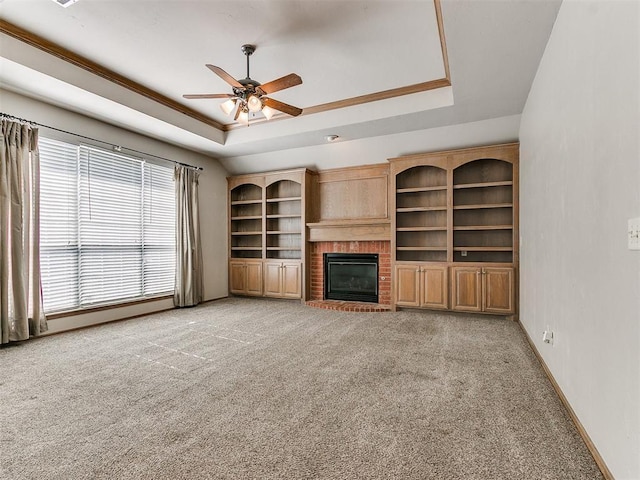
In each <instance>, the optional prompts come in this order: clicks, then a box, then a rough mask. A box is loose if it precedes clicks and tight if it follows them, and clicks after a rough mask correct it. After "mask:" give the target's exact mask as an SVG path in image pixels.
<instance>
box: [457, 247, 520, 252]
mask: <svg viewBox="0 0 640 480" xmlns="http://www.w3.org/2000/svg"><path fill="white" fill-rule="evenodd" d="M453 251H454V252H513V247H453Z"/></svg>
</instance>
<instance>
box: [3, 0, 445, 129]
mask: <svg viewBox="0 0 640 480" xmlns="http://www.w3.org/2000/svg"><path fill="white" fill-rule="evenodd" d="M433 3H434V7H435V14H436V20H437V25H438V33H439V37H440V46H441V50H442V61H443V65H444V71H445V77H444V78H439V79H436V80H429V81H427V82H422V83H416V84H413V85H408V86H404V87H398V88H392V89H389V90H383V91H380V92H375V93H370V94H365V95H360V96H357V97H351V98H345V99H342V100H337V101H334V102H328V103H324V104H320V105H314V106H311V107H306V108H304V109H303V112H302V115H313V114H316V113H321V112H326V111H329V110H335V109H339V108H346V107H351V106H354V105H362V104H364V103H369V102H375V101H378V100H384V99H388V98H394V97H399V96H402V95H410V94H412V93H420V92H424V91H428V90H434V89H437V88H442V87H449V86H451V78H450V74H449V59H448V54H447V47H446V41H445V35H444V24H443V20H442V9H441V5H440V0H433ZM0 33H4V34H6V35H9V36H11V37H14V38H16V39H17V40H20V41H22V42H24V43H26V44H28V45H30V46H32V47H35V48H37V49H39V50H42V51H44V52H46V53H48V54H50V55H53V56H55V57H58V58H60V59H62V60H64V61H66V62H68V63H71V64H72V65H75V66H77V67H80V68H82V69H84V70H86V71H88V72H90V73H92V74H94V75H97V76H100V77H102V78H104V79H106V80H108V81H110V82H113V83H115V84H117V85H120V86H122V87H124V88H126V89H128V90H130V91H133V92H135V93H137V94H139V95H142V96H144V97H146V98H149V99H151V100H153V101H155V102H158V103H160V104H161V105H164V106H166V107H168V108H171V109H172V110H175V111H177V112H180V113H183V114H185V115H187V116H189V117H191V118H194V119H195V120H198V121H200V122H202V123H204V124H206V125H210V126H212V127H214V128H216V129H218V130H220V131H223V132H228V131H230V130H233V129H235V128H239V127H242V125H238V124H234V123H233V124H232V123H230V124H222V123H219V122H218V121H216V120H214V119H213V118H210V117H208V116H206V115H204V114H202V113H200V112H198V111H196V110H193V109H191V108H189V107H187V106H185V105H183V104H181V103H179V102H177V101H175V100H172V99H171V98H169V97H166V96H165V95H162V94H161V93H159V92H156V91H155V90H152V89H150V88H148V87H145V86H144V85H142V84H140V83H138V82H135V81H134V80H131V79H129V78H127V77H125V76H123V75H120V74H119V73H116V72H114V71H113V70H111V69H109V68H106V67H104V66H102V65H100V64H98V63H96V62H94V61H92V60H89V59H88V58H86V57H83V56H81V55H78V54H76V53H74V52H72V51H70V50H68V49H66V48H64V47H62V46H60V45H58V44H56V43H54V42H51V41H49V40H47V39H45V38H43V37H41V36H39V35H36V34H34V33H31V32H29V31H27V30H25V29H23V28H21V27H18V26H17V25H14V24H12V23H10V22H7V21H5V20H0ZM286 118H289V117H288V116H287V115H276V116H275V117H274V118H272V120H271V122H273V121H274V120H282V119H286ZM254 123H256V124H259V123H262V122H260V121H256V122H254Z"/></svg>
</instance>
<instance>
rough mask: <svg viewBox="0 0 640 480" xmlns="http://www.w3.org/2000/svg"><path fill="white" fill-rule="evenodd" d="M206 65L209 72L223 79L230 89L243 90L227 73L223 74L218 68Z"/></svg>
mask: <svg viewBox="0 0 640 480" xmlns="http://www.w3.org/2000/svg"><path fill="white" fill-rule="evenodd" d="M206 65H207V68H208V69H209V70H211V71H212V72H213V73H215V74H216V75H218V76H219V77H220V78H221V79H223V80H224V81H225V82H227V83H228V84H229V85H231V86H232V87H235V88H244V87H243V86H242V84H241V83H240V82H239V81H237V80H236V79H235V78H233V77H232V76H231V75H229V74H228V73H227V72H225V71H224V70H223V69H221V68H220V67H216V66H215V65H209V64H208V63H207V64H206Z"/></svg>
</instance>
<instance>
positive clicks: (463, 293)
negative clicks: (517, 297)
mask: <svg viewBox="0 0 640 480" xmlns="http://www.w3.org/2000/svg"><path fill="white" fill-rule="evenodd" d="M513 272H514V269H513V268H511V267H477V266H464V267H460V266H456V267H451V277H452V281H451V291H452V295H451V298H452V305H451V308H452V309H453V310H457V311H460V312H486V313H497V314H511V313H514V294H513V293H514V288H513V281H514V273H513Z"/></svg>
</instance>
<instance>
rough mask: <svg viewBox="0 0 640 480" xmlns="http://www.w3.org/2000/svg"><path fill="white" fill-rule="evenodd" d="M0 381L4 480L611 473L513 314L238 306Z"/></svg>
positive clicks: (89, 347)
mask: <svg viewBox="0 0 640 480" xmlns="http://www.w3.org/2000/svg"><path fill="white" fill-rule="evenodd" d="M0 369H1V375H0V459H1V462H0V478H3V479H5V478H6V479H16V480H17V479H65V480H68V479H72V480H75V479H218V478H220V479H223V478H226V479H273V478H278V479H316V478H317V479H421V480H424V479H482V480H487V479H510V480H512V479H535V480H540V479H554V480H555V479H563V480H567V479H596V478H602V477H601V475H600V473H599V471H598V469H597V467H596V465H595V463H594V461H593V459H592V458H591V456H590V455H589V453H588V451H587V449H586V447H585V446H584V444H583V442H582V440H581V439H580V437H579V436H578V434H577V432H576V430H575V428H574V426H573V425H572V423H571V422H570V420H569V418H568V416H567V414H566V413H565V411H564V410H563V407H562V405H561V404H560V402H559V400H558V399H557V397H556V395H555V393H554V391H553V389H552V388H551V386H550V384H549V382H548V381H547V379H546V377H545V376H544V373H543V371H542V369H541V367H540V365H539V364H538V362H537V360H536V358H535V357H534V355H533V353H532V352H531V350H530V348H529V346H528V344H527V343H526V340H525V339H524V337H523V335H522V332H521V331H520V328H519V326H518V325H517V324H515V323H513V322H511V321H508V320H505V319H503V318H499V317H496V318H493V317H475V316H469V317H467V316H459V315H439V314H433V313H426V312H397V313H348V312H336V311H328V310H320V309H314V308H310V307H306V306H303V305H299V304H297V303H290V302H285V301H273V300H271V301H270V300H260V299H256V300H252V299H237V298H231V299H225V300H220V301H217V302H212V303H209V304H206V305H203V306H200V307H196V308H193V309H184V310H175V311H171V312H166V313H161V314H157V315H151V316H147V317H143V318H138V319H134V320H127V321H123V322H117V323H112V324H108V325H103V326H99V327H94V328H89V329H84V330H79V331H74V332H69V333H64V334H60V335H55V336H51V337H47V338H43V339H38V340H34V341H30V342H25V343H23V344H20V345H16V346H11V347H7V348H3V349H1V350H0Z"/></svg>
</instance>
